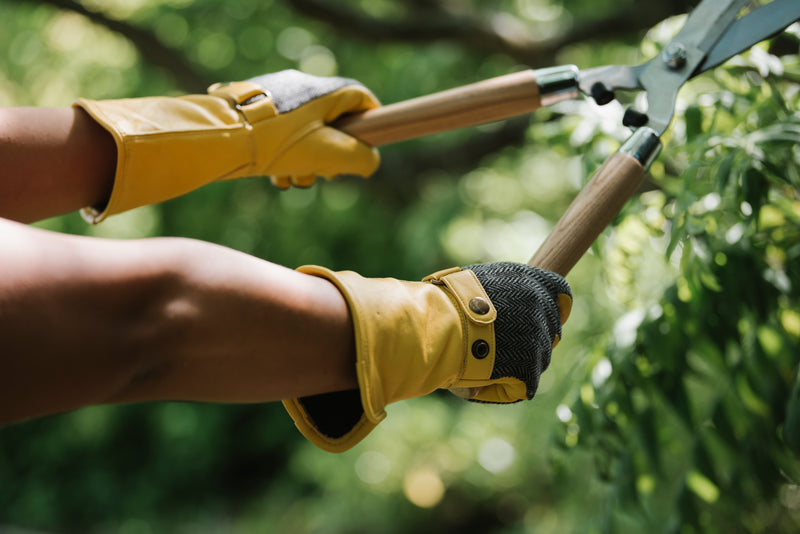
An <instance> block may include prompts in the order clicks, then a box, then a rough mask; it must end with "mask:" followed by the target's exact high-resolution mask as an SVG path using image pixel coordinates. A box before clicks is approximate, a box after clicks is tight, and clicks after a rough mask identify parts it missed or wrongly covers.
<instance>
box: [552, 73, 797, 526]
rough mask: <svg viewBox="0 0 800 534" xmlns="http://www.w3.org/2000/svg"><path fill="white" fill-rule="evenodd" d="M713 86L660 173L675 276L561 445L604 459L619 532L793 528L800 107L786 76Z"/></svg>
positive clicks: (595, 385)
mask: <svg viewBox="0 0 800 534" xmlns="http://www.w3.org/2000/svg"><path fill="white" fill-rule="evenodd" d="M787 68H789V69H796V68H797V67H796V65H787ZM734 70H735V69H734ZM717 82H718V84H719V87H718V88H717V89H716V90H713V91H709V87H704V93H705V96H704V97H703V99H702V100H700V102H699V103H698V104H693V105H691V107H689V108H688V109H687V111H686V130H685V137H686V139H673V143H672V144H673V145H676V144H678V145H681V146H680V148H679V147H678V146H670V147H668V150H667V152H666V154H667V158H669V160H670V161H668V162H667V165H670V164H672V165H675V166H676V167H677V168H678V169H681V172H680V175H676V176H666V175H665V176H662V177H657V180H658V182H659V184H660V185H662V188H663V189H662V190H663V191H664V192H665V193H666V194H665V195H664V196H663V198H662V212H663V213H664V214H665V215H666V217H665V218H664V219H663V221H664V224H663V226H662V227H661V228H658V229H654V230H653V231H654V232H656V233H658V232H663V233H665V234H667V235H668V236H669V246H668V248H667V251H668V254H670V255H671V257H672V260H673V261H674V262H676V263H678V264H679V265H680V276H679V277H678V279H677V280H676V283H675V285H674V286H673V287H671V288H669V289H668V290H667V291H666V292H665V293H664V294H663V296H661V297H660V298H659V299H658V302H652V303H650V306H649V307H643V308H639V309H638V310H635V311H632V312H630V313H629V314H628V315H626V316H625V317H623V318H622V319H620V321H619V323H618V324H617V327H616V328H615V330H614V334H613V335H611V336H609V340H608V345H607V348H608V350H607V352H604V353H603V356H602V357H601V358H600V359H598V361H597V363H596V365H595V366H594V367H593V368H592V369H591V374H590V375H589V376H587V377H586V381H585V382H584V384H583V385H582V386H581V390H580V396H579V399H578V400H576V402H575V403H574V404H573V406H572V413H573V417H572V418H570V419H569V420H568V421H567V424H566V425H565V428H564V430H563V432H562V435H561V437H560V438H558V440H557V441H558V443H559V445H560V447H561V448H562V449H564V450H568V449H569V448H570V447H578V448H586V449H589V450H591V451H592V454H593V455H594V456H595V464H596V467H597V470H598V474H599V475H600V476H601V477H602V478H603V479H605V480H607V481H608V483H609V495H610V497H609V498H612V499H614V502H615V503H616V504H615V506H614V507H613V508H612V509H610V510H609V511H608V513H607V514H606V516H605V525H606V530H607V531H610V532H618V531H621V530H625V529H624V527H623V526H622V525H624V520H625V519H628V520H629V519H630V517H631V516H635V517H636V518H637V523H636V524H638V525H642V524H645V525H649V526H650V527H649V528H653V529H658V528H662V529H663V528H664V527H663V526H664V525H666V528H665V530H668V531H671V532H738V531H744V532H766V531H769V532H789V531H792V530H794V529H796V528H797V524H798V515H797V512H796V509H797V505H798V503H797V501H796V494H797V488H798V485H797V484H798V476H800V465H798V462H797V456H796V453H797V450H798V449H797V432H798V398H797V395H798V385H797V384H798V358H797V357H798V354H800V321H798V319H800V315H798V312H797V310H798V309H800V289H799V288H800V286H798V282H799V281H800V257H798V254H800V249H799V248H798V245H797V244H798V238H800V197H798V189H797V185H798V181H797V178H798V176H800V174H798V173H799V172H800V153H798V151H797V146H798V141H799V140H800V138H799V137H798V132H800V130H799V129H798V128H800V115H798V113H797V109H798V103H800V100H799V99H798V98H797V92H796V87H794V86H793V84H791V83H786V82H785V81H781V77H780V76H776V77H774V78H772V79H770V80H768V81H767V80H763V79H761V78H760V77H759V76H750V77H749V78H748V83H747V84H743V83H742V81H741V79H740V78H738V77H735V76H733V71H723V72H721V73H719V75H718V77H717ZM742 118H744V120H742ZM678 137H679V136H678ZM628 217H631V218H636V219H638V218H639V217H638V215H636V214H630V215H628ZM571 428H572V430H570V429H571ZM576 429H578V430H576ZM659 525H661V527H659ZM637 528H640V527H637ZM634 530H636V529H634Z"/></svg>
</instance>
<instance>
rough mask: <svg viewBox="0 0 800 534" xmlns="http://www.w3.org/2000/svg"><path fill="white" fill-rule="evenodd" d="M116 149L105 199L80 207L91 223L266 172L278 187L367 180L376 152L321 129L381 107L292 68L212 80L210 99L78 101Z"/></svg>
mask: <svg viewBox="0 0 800 534" xmlns="http://www.w3.org/2000/svg"><path fill="white" fill-rule="evenodd" d="M74 105H76V106H79V107H81V108H83V109H85V110H86V111H87V112H88V113H89V115H91V116H92V117H93V118H94V120H96V121H97V122H98V123H99V124H100V125H101V126H103V127H104V128H105V129H106V130H108V131H109V132H110V133H111V135H112V136H113V137H114V140H115V142H116V145H117V169H116V175H115V177H114V187H113V190H112V192H111V197H110V198H109V199H108V202H107V203H106V204H105V205H102V206H92V207H88V208H84V210H82V213H83V215H84V218H86V219H87V220H88V221H90V222H93V223H97V222H100V221H101V220H103V219H104V218H105V217H107V216H108V215H112V214H115V213H119V212H122V211H125V210H128V209H131V208H136V207H138V206H143V205H146V204H154V203H156V202H161V201H163V200H167V199H170V198H174V197H177V196H180V195H182V194H184V193H188V192H189V191H192V190H194V189H197V188H198V187H201V186H203V185H205V184H208V183H211V182H215V181H218V180H230V179H233V178H240V177H245V176H271V177H272V179H273V183H275V184H276V185H277V186H278V187H281V188H286V187H289V185H290V184H294V185H298V186H303V187H307V186H310V185H311V184H313V183H314V179H315V177H316V176H323V177H325V178H333V177H334V176H336V175H337V174H358V175H361V176H369V175H371V174H372V173H373V172H375V169H377V167H378V163H379V157H378V153H377V151H376V150H375V149H373V148H371V147H369V146H367V145H365V144H363V143H362V142H360V141H358V140H357V139H355V138H353V137H351V136H349V135H347V134H345V133H343V132H341V131H339V130H336V129H334V128H331V127H328V126H326V125H327V124H329V123H331V122H333V121H334V120H336V118H338V117H339V116H341V115H343V114H347V113H355V112H359V111H365V110H367V109H371V108H374V107H377V106H378V105H379V103H378V101H377V100H376V99H375V97H374V96H373V95H372V94H371V93H370V92H369V91H368V90H367V89H365V88H364V87H363V86H362V85H360V84H359V83H358V82H356V81H354V80H350V79H346V78H336V77H331V78H321V77H318V76H311V75H309V74H304V73H301V72H297V71H293V70H288V71H282V72H277V73H273V74H267V75H264V76H260V77H258V78H253V79H251V80H247V81H244V82H234V83H226V84H215V85H212V86H211V87H209V89H208V94H207V95H187V96H180V97H148V98H133V99H122V100H103V101H95V100H87V99H79V100H78V101H77V102H76V103H75V104H74Z"/></svg>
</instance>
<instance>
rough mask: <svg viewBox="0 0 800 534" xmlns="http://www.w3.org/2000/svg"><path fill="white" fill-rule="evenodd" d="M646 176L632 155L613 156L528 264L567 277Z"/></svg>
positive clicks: (588, 184) (600, 169) (599, 170)
mask: <svg viewBox="0 0 800 534" xmlns="http://www.w3.org/2000/svg"><path fill="white" fill-rule="evenodd" d="M643 178H644V168H643V167H642V164H641V163H639V162H638V161H637V160H636V159H635V158H634V157H633V156H629V155H628V154H623V153H621V152H617V153H615V154H613V155H611V156H610V157H609V158H608V159H607V160H606V161H605V163H603V165H602V166H601V167H600V168H599V169H598V170H597V172H596V173H595V174H594V176H592V179H591V180H589V183H587V184H586V185H585V186H584V187H583V189H582V190H581V192H580V193H578V196H577V197H575V200H573V201H572V204H570V206H569V208H567V211H565V212H564V214H563V215H562V216H561V219H559V221H558V223H556V226H555V228H553V230H552V232H550V235H548V236H547V239H545V241H544V243H542V246H541V247H539V250H537V251H536V253H535V254H534V255H533V257H532V258H531V259H530V261H529V262H528V265H532V266H534V267H541V268H542V269H547V270H549V271H553V272H555V273H558V274H560V275H561V276H566V275H567V273H569V271H570V270H571V269H572V267H574V266H575V264H576V263H577V262H578V260H579V259H581V256H583V254H584V253H585V252H586V251H587V250H589V247H590V246H592V243H594V240H595V239H597V236H599V235H600V233H601V232H602V231H603V230H604V229H605V227H606V226H608V225H609V223H611V221H612V220H613V219H614V217H616V216H617V214H618V213H619V212H620V210H621V209H622V206H623V205H625V203H626V202H627V201H628V199H629V198H630V197H631V196H633V193H634V192H635V191H636V189H638V187H639V185H640V184H641V183H642V179H643Z"/></svg>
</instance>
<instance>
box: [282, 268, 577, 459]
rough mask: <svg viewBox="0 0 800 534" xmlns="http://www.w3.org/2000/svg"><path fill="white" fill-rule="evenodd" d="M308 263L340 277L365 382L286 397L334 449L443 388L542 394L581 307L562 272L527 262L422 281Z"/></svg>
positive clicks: (509, 397) (503, 396)
mask: <svg viewBox="0 0 800 534" xmlns="http://www.w3.org/2000/svg"><path fill="white" fill-rule="evenodd" d="M299 270H300V271H301V272H304V273H308V274H313V275H316V276H320V277H323V278H326V279H328V280H330V281H331V282H333V283H334V284H335V285H336V286H337V287H338V288H339V290H340V291H341V292H342V294H343V295H344V297H345V299H346V300H347V302H348V306H349V308H350V314H351V316H352V319H353V326H354V332H355V342H356V372H357V375H358V383H359V389H358V390H352V391H345V392H338V393H327V394H323V395H315V396H311V397H303V398H298V399H291V400H286V401H284V406H285V407H286V409H287V411H288V412H289V414H290V415H291V416H292V418H293V419H294V421H295V424H296V425H297V427H298V428H299V429H300V431H301V432H302V433H303V435H305V436H306V437H307V438H308V439H309V440H310V441H312V442H313V443H314V444H315V445H317V446H319V447H320V448H322V449H325V450H328V451H331V452H342V451H345V450H347V449H349V448H351V447H352V446H354V445H355V444H357V443H358V442H359V441H361V440H362V439H363V438H364V437H365V436H366V435H367V434H369V432H371V431H372V429H373V428H375V426H376V425H377V424H378V423H379V422H380V421H382V420H383V419H384V418H385V417H386V412H385V411H384V408H385V406H386V405H387V404H389V403H392V402H396V401H399V400H403V399H409V398H413V397H419V396H422V395H426V394H428V393H430V392H432V391H434V390H435V389H439V388H448V389H454V390H456V391H458V392H460V393H462V394H464V393H466V394H465V395H463V396H467V397H469V398H470V399H471V400H475V401H480V402H490V403H511V402H517V401H520V400H523V399H531V398H533V395H534V393H535V392H536V388H537V387H538V384H539V376H540V375H541V373H542V372H543V371H544V370H545V369H546V368H547V366H548V365H549V364H550V354H551V352H552V349H553V347H555V345H556V344H557V343H558V341H559V340H560V338H561V325H562V324H563V323H564V322H565V321H566V320H567V317H568V316H569V312H570V309H571V307H572V293H571V291H570V288H569V285H568V284H567V282H566V281H565V280H564V279H563V278H562V277H561V276H559V275H557V274H555V273H552V272H550V271H545V270H543V269H537V268H534V267H530V266H527V265H522V264H517V263H506V262H504V263H489V264H481V265H472V266H470V267H466V268H464V269H460V268H458V267H455V268H452V269H447V270H444V271H439V272H437V273H434V274H432V275H430V276H428V277H426V278H425V279H424V280H423V281H422V282H403V281H400V280H395V279H392V278H381V279H372V278H364V277H362V276H360V275H358V274H356V273H354V272H351V271H344V272H333V271H329V270H327V269H324V268H322V267H316V266H305V267H301V268H300V269H299Z"/></svg>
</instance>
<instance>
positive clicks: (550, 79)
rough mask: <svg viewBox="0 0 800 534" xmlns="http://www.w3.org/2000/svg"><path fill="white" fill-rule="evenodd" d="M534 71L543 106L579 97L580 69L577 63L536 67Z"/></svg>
mask: <svg viewBox="0 0 800 534" xmlns="http://www.w3.org/2000/svg"><path fill="white" fill-rule="evenodd" d="M534 73H535V74H536V84H537V85H538V86H539V98H541V100H542V106H549V105H551V104H555V103H556V102H561V101H562V100H569V99H572V98H577V97H578V73H579V71H578V67H576V66H575V65H561V66H558V67H549V68H546V69H536V70H535V71H534Z"/></svg>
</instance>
